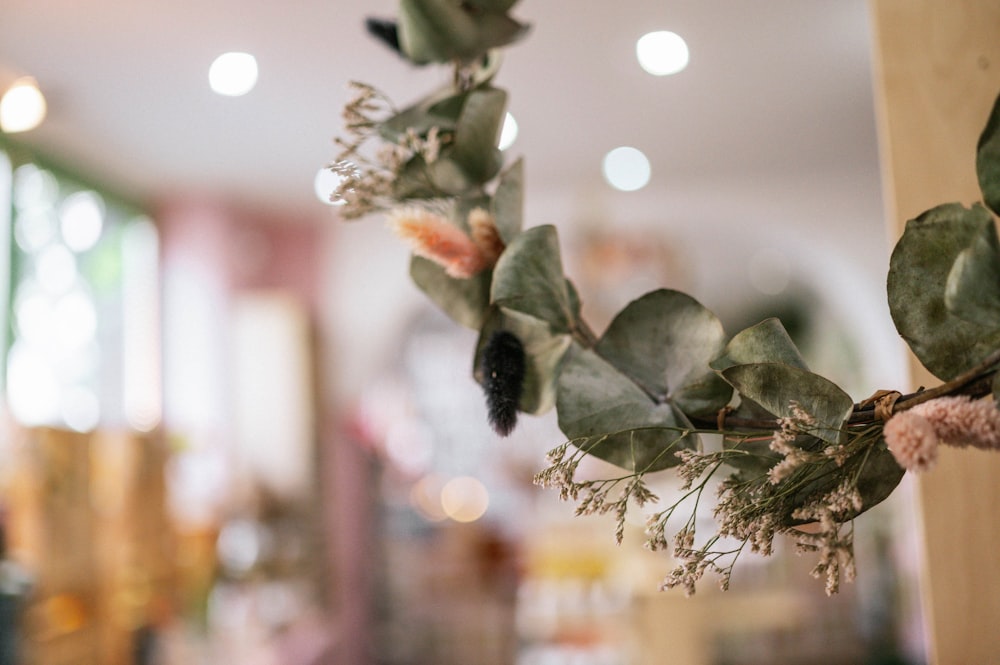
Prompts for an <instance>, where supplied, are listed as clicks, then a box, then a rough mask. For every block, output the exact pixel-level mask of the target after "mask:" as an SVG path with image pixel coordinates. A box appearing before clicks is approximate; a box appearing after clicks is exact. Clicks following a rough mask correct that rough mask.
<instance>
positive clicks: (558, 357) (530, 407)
mask: <svg viewBox="0 0 1000 665" xmlns="http://www.w3.org/2000/svg"><path fill="white" fill-rule="evenodd" d="M497 330H507V331H509V332H512V333H514V334H515V335H517V338H518V339H519V340H520V341H521V344H522V345H523V346H524V353H525V356H526V358H525V360H526V363H525V370H526V371H525V379H524V390H523V393H522V394H521V402H520V404H519V405H518V409H519V410H520V411H523V412H525V413H531V414H536V415H537V414H540V413H545V412H546V411H548V410H549V409H551V408H552V407H553V406H555V403H556V380H557V378H558V376H559V368H560V366H561V364H562V360H563V357H564V356H565V354H566V350H567V349H568V348H569V346H570V342H571V339H570V336H569V335H565V334H563V335H559V334H553V333H552V330H551V329H550V328H549V326H548V324H547V323H545V322H544V321H540V320H538V319H536V318H534V317H530V316H527V315H525V314H521V313H520V312H514V311H508V310H504V309H502V308H499V307H493V308H490V311H489V313H488V314H487V317H486V321H485V323H484V324H483V329H482V331H481V332H480V334H479V342H478V344H477V345H476V360H475V366H474V371H473V375H474V376H475V377H476V381H478V382H479V383H482V382H483V374H482V354H483V349H484V348H485V346H486V343H487V342H488V341H489V339H490V336H491V335H492V334H493V333H494V332H495V331H497Z"/></svg>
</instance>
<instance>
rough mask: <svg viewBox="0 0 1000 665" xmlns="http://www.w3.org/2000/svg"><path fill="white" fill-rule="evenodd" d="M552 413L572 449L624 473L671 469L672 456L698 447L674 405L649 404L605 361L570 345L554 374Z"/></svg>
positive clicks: (650, 400)
mask: <svg viewBox="0 0 1000 665" xmlns="http://www.w3.org/2000/svg"><path fill="white" fill-rule="evenodd" d="M556 411H557V413H558V414H559V428H560V429H561V430H562V431H563V434H565V435H566V436H567V437H568V438H569V439H570V440H571V441H572V443H573V445H575V446H576V447H578V448H579V449H581V450H583V451H585V452H587V453H588V454H590V455H593V456H595V457H597V458H599V459H603V460H605V461H607V462H610V463H612V464H614V465H616V466H619V467H621V468H623V469H627V470H629V471H645V472H652V471H659V470H661V469H666V468H669V467H672V466H676V465H677V464H678V463H679V461H680V460H678V459H677V457H676V456H675V455H674V453H676V452H677V451H678V450H682V449H694V448H696V447H697V446H698V437H697V435H696V434H693V433H690V432H688V433H685V432H687V431H688V430H690V429H691V423H690V422H689V421H688V420H687V418H686V417H685V416H684V414H683V413H681V412H680V411H679V410H678V409H677V408H676V407H674V406H673V405H671V404H666V403H657V402H655V401H653V400H652V399H651V398H650V397H649V395H647V394H646V393H645V392H644V391H643V390H642V389H641V388H640V387H639V386H637V385H636V384H635V382H633V381H632V380H631V379H629V377H627V376H625V375H624V374H622V373H621V372H620V371H618V370H617V369H616V368H615V367H614V366H613V365H612V364H611V363H609V362H608V361H606V360H604V359H603V358H601V357H600V356H599V355H597V354H596V353H595V352H594V351H592V350H589V349H583V348H582V347H580V346H579V345H576V344H574V345H573V346H572V347H571V349H570V351H569V352H568V353H567V356H566V359H565V360H564V364H563V367H562V371H561V372H560V373H559V388H558V397H557V399H556Z"/></svg>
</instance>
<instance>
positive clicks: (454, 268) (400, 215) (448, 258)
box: [389, 206, 491, 279]
mask: <svg viewBox="0 0 1000 665" xmlns="http://www.w3.org/2000/svg"><path fill="white" fill-rule="evenodd" d="M389 226H390V227H391V228H392V229H393V231H395V232H396V235H398V236H399V237H401V238H403V239H404V240H408V241H409V242H410V245H411V246H412V248H413V253H414V254H417V255H418V256H422V257H424V258H426V259H430V260H431V261H434V262H435V263H437V264H438V265H440V266H442V267H443V268H444V269H445V272H447V273H448V275H450V276H451V277H457V278H459V279H468V278H470V277H473V276H475V275H476V274H478V273H479V272H481V271H482V270H484V269H485V268H487V267H489V265H490V263H491V262H490V261H489V260H488V259H487V258H486V256H484V255H483V252H482V251H481V250H480V249H479V246H478V245H476V243H475V242H473V241H472V239H471V238H470V237H469V236H468V235H466V234H465V233H464V232H463V231H462V230H461V229H459V228H458V227H457V226H455V225H454V224H452V223H451V222H449V221H448V220H447V219H445V218H444V217H442V216H440V215H438V214H435V213H433V212H431V211H430V210H426V209H424V208H419V207H416V206H407V207H403V208H396V209H395V210H393V211H392V212H391V213H389Z"/></svg>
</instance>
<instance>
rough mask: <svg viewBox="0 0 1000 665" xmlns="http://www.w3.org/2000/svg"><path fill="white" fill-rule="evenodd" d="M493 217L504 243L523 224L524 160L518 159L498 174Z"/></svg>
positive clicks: (518, 231)
mask: <svg viewBox="0 0 1000 665" xmlns="http://www.w3.org/2000/svg"><path fill="white" fill-rule="evenodd" d="M493 217H494V219H495V220H496V225H497V231H498V232H499V233H500V239H501V240H503V241H504V244H507V245H509V244H510V243H511V241H512V240H513V239H514V236H516V235H517V234H518V233H520V232H521V228H522V227H523V226H524V160H523V159H520V158H519V159H518V160H517V161H516V162H514V163H513V164H511V165H510V166H509V167H507V168H506V169H505V170H504V171H503V173H501V174H500V183H499V184H498V185H497V191H496V194H494V195H493Z"/></svg>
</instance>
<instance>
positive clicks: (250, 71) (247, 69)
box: [208, 51, 257, 97]
mask: <svg viewBox="0 0 1000 665" xmlns="http://www.w3.org/2000/svg"><path fill="white" fill-rule="evenodd" d="M208 84H209V85H210V86H212V90H214V91H215V92H216V93H218V94H220V95H225V96H226V97H239V96H241V95H245V94H247V93H248V92H250V91H251V90H253V87H254V86H255V85H257V59H256V58H254V57H253V56H252V55H250V54H249V53H241V52H238V51H233V52H230V53H223V54H222V55H220V56H219V57H218V58H216V59H215V61H214V62H212V66H211V67H209V69H208Z"/></svg>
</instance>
